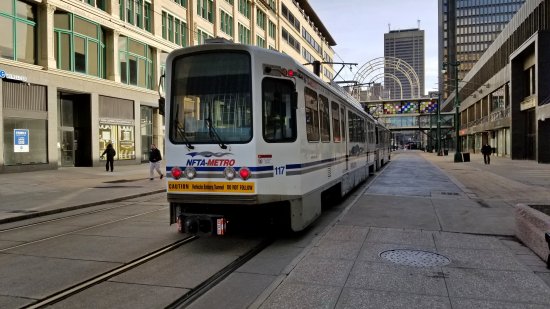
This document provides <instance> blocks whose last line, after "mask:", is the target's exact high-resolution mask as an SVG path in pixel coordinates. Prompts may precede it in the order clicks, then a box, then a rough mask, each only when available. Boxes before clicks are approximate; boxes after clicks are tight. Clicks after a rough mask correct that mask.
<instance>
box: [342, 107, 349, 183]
mask: <svg viewBox="0 0 550 309" xmlns="http://www.w3.org/2000/svg"><path fill="white" fill-rule="evenodd" d="M346 115H347V113H346V109H345V108H344V107H343V106H342V107H340V121H341V122H342V125H341V126H340V127H341V128H342V143H343V147H344V153H345V156H346V166H345V169H344V172H347V171H348V170H349V154H348V140H349V134H347V132H349V131H348V122H347V118H346Z"/></svg>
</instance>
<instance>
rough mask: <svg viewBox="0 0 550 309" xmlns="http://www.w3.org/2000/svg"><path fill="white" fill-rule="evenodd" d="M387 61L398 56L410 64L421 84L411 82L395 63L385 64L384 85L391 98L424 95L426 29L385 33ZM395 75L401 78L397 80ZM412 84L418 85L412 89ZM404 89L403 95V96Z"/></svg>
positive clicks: (385, 55)
mask: <svg viewBox="0 0 550 309" xmlns="http://www.w3.org/2000/svg"><path fill="white" fill-rule="evenodd" d="M384 57H385V58H386V61H391V60H390V59H391V58H397V59H401V60H403V61H405V62H406V63H407V64H409V65H410V66H411V67H412V68H413V69H414V71H415V72H416V75H417V76H418V82H419V85H416V83H414V84H413V83H411V82H410V80H409V78H407V75H406V74H404V73H403V72H402V71H401V70H399V69H398V68H397V67H398V66H395V65H384V87H385V89H386V90H389V95H390V99H401V98H403V99H406V98H412V97H420V96H423V95H424V30H420V29H405V30H391V31H390V32H389V33H385V34H384ZM395 77H396V78H397V79H398V80H399V82H398V81H397V80H395ZM411 86H413V87H415V88H416V87H418V86H419V87H418V88H419V89H418V88H417V89H414V88H413V89H411ZM401 91H402V95H403V96H402V97H401Z"/></svg>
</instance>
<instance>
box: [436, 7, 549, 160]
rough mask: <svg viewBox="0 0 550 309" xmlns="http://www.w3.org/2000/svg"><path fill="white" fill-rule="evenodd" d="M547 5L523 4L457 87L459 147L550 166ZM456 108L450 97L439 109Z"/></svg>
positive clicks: (452, 95)
mask: <svg viewBox="0 0 550 309" xmlns="http://www.w3.org/2000/svg"><path fill="white" fill-rule="evenodd" d="M548 46H550V2H548V1H546V0H526V1H525V3H524V5H523V6H522V7H521V8H520V9H519V10H518V12H517V13H516V14H515V15H514V17H513V18H512V19H511V20H510V22H509V23H508V24H507V25H506V27H504V29H502V31H501V32H500V34H499V35H498V36H497V37H496V39H495V40H494V41H493V42H492V43H491V45H490V46H489V47H488V48H487V50H486V51H485V52H484V53H483V55H482V56H481V57H480V59H479V60H478V61H477V62H476V63H475V64H474V65H473V66H472V68H471V69H470V70H469V72H468V73H467V74H466V75H465V76H464V79H463V81H464V82H463V83H459V93H458V95H459V99H460V100H459V103H460V107H459V113H460V117H459V119H460V124H459V139H460V140H459V142H460V145H461V149H462V150H463V151H466V152H479V151H480V149H481V146H482V145H483V144H485V143H489V145H490V146H491V147H492V148H493V153H495V154H496V155H498V156H506V157H510V158H512V159H517V160H534V161H537V162H539V163H550V142H549V141H550V50H549V49H548ZM454 105H455V94H454V92H453V93H451V94H450V96H449V98H448V99H447V100H446V101H445V102H443V104H442V109H444V110H447V109H448V107H449V106H450V107H451V108H452V107H453V106H454Z"/></svg>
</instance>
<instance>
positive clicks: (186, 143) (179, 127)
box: [174, 120, 195, 149]
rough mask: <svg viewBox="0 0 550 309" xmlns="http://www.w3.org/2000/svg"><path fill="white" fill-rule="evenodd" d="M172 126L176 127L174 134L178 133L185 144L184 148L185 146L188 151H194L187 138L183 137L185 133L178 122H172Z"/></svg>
mask: <svg viewBox="0 0 550 309" xmlns="http://www.w3.org/2000/svg"><path fill="white" fill-rule="evenodd" d="M174 124H175V126H176V132H177V133H179V134H180V136H181V137H182V138H183V141H184V142H185V146H187V148H188V149H195V146H193V145H191V142H189V140H188V139H187V137H185V131H184V130H183V128H182V127H181V124H180V122H179V121H178V120H176V121H175V122H174ZM176 136H177V134H176Z"/></svg>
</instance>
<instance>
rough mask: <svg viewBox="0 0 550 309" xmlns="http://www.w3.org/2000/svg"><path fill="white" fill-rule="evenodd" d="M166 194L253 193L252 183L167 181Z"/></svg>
mask: <svg viewBox="0 0 550 309" xmlns="http://www.w3.org/2000/svg"><path fill="white" fill-rule="evenodd" d="M168 192H211V193H217V192H231V193H254V183H253V182H238V183H235V182H193V181H186V182H180V181H169V182H168Z"/></svg>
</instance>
